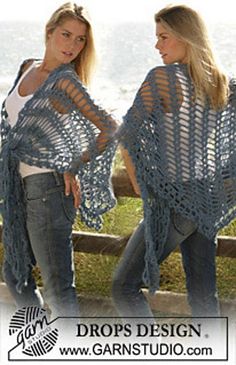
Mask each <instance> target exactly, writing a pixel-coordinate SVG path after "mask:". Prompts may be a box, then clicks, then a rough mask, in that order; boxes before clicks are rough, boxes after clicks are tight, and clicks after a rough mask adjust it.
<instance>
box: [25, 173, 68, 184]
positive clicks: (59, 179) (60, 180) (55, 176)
mask: <svg viewBox="0 0 236 365" xmlns="http://www.w3.org/2000/svg"><path fill="white" fill-rule="evenodd" d="M46 180H47V181H49V180H51V181H53V182H54V183H55V184H56V185H57V186H60V185H64V177H63V174H60V173H58V172H56V171H52V172H42V173H39V174H32V175H28V176H26V177H24V178H23V183H24V185H25V186H27V185H28V184H34V183H39V182H40V181H41V182H44V181H46Z"/></svg>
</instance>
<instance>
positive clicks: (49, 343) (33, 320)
mask: <svg viewBox="0 0 236 365" xmlns="http://www.w3.org/2000/svg"><path fill="white" fill-rule="evenodd" d="M9 334H10V336H12V335H16V339H17V345H19V346H20V345H21V346H22V353H23V354H26V355H28V356H31V357H39V356H42V355H45V354H46V353H48V352H49V351H51V350H52V349H53V347H54V346H55V344H56V342H57V339H58V329H57V328H53V327H52V326H51V325H50V323H49V322H48V319H47V312H46V310H45V309H42V308H38V307H23V308H21V309H18V310H17V311H16V312H15V314H14V315H13V316H12V318H11V321H10V324H9Z"/></svg>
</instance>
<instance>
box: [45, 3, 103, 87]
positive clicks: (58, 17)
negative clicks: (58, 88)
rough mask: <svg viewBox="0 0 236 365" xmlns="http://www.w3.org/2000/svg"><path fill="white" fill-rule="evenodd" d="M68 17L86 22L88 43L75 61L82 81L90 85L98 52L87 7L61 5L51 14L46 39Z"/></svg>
mask: <svg viewBox="0 0 236 365" xmlns="http://www.w3.org/2000/svg"><path fill="white" fill-rule="evenodd" d="M67 19H75V20H79V21H80V22H82V23H84V24H86V27H87V34H86V45H85V47H84V48H83V50H82V51H81V52H80V54H79V55H78V57H77V58H76V59H75V60H74V61H73V63H74V64H75V69H76V72H77V74H78V75H79V77H80V79H81V81H82V82H83V83H84V84H85V85H88V84H89V82H90V81H91V76H92V73H93V71H94V66H95V61H96V52H95V46H94V37H93V32H92V27H91V24H90V21H89V17H88V14H87V12H86V9H85V8H84V7H82V6H78V5H76V4H75V3H71V2H68V3H65V4H63V5H62V6H60V7H59V8H58V9H57V10H56V11H55V12H54V13H53V14H52V16H51V18H50V19H49V21H48V22H47V24H46V27H45V41H46V43H47V40H48V35H49V34H50V33H52V32H53V31H54V30H55V28H56V27H57V26H58V25H61V24H62V23H63V22H64V21H65V20H67Z"/></svg>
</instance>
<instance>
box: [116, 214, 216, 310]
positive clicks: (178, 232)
mask: <svg viewBox="0 0 236 365" xmlns="http://www.w3.org/2000/svg"><path fill="white" fill-rule="evenodd" d="M179 244H180V248H181V252H182V258H183V266H184V270H185V273H186V286H187V290H188V301H189V304H190V306H191V309H192V315H193V316H196V317H197V316H217V315H219V308H218V300H217V295H216V268H215V253H216V245H215V242H214V241H213V240H212V241H211V240H208V239H207V238H206V237H205V236H203V235H202V234H201V233H199V232H198V231H197V227H196V225H195V224H194V223H193V222H191V221H190V220H187V219H186V218H184V217H182V216H181V215H180V214H177V213H175V212H171V222H170V227H169V233H168V238H167V241H166V244H165V247H164V252H163V254H162V256H161V258H160V261H159V264H160V263H161V262H162V261H163V260H165V258H166V257H167V256H168V255H169V254H170V253H171V252H172V251H173V250H174V249H175V248H176V246H177V245H179ZM144 256H145V239H144V222H143V221H141V223H140V224H139V226H138V227H137V229H136V230H135V232H134V233H133V234H132V236H131V238H130V240H129V242H128V244H127V246H126V248H125V251H124V254H123V257H122V258H121V261H120V263H119V265H118V267H117V269H116V271H115V273H114V278H113V285H112V295H113V300H114V303H115V306H116V309H117V311H118V314H119V315H120V316H121V317H129V316H131V317H152V316H153V314H152V311H151V309H150V307H149V305H148V302H147V300H146V298H145V296H144V294H143V293H142V291H141V288H142V286H143V281H142V274H143V271H144ZM166 309H167V311H168V308H166Z"/></svg>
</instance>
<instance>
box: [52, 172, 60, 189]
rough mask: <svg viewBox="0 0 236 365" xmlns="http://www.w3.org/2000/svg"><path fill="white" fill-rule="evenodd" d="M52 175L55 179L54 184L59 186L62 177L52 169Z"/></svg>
mask: <svg viewBox="0 0 236 365" xmlns="http://www.w3.org/2000/svg"><path fill="white" fill-rule="evenodd" d="M53 175H54V178H55V181H56V185H57V186H60V185H61V181H62V179H61V178H60V177H61V176H60V175H59V174H58V172H56V171H53Z"/></svg>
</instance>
